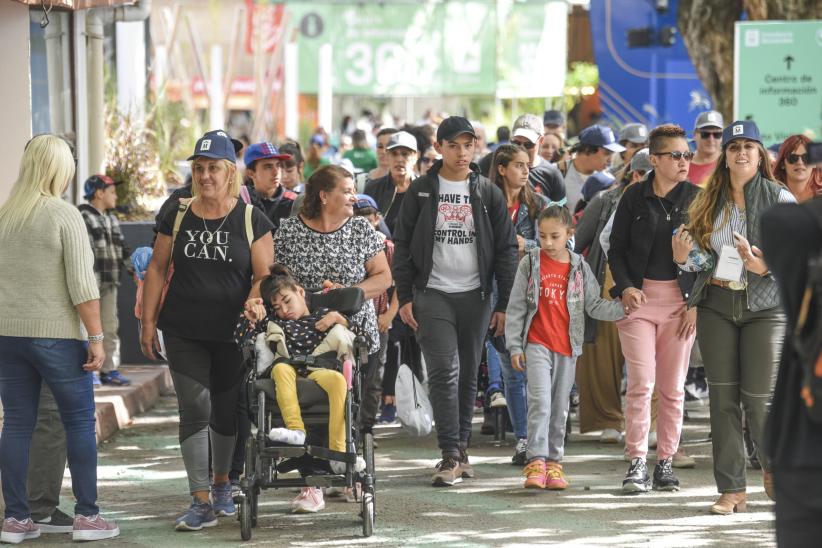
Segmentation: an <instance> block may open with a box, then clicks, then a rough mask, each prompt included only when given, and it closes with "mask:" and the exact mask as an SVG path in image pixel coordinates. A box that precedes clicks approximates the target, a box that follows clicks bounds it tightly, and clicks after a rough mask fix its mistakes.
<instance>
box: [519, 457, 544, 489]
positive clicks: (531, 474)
mask: <svg viewBox="0 0 822 548" xmlns="http://www.w3.org/2000/svg"><path fill="white" fill-rule="evenodd" d="M545 474H546V472H545V461H544V460H542V459H535V460H532V461H531V462H529V463H528V464H526V465H525V468H523V470H522V475H523V476H525V483H524V484H523V487H525V488H526V489H545V481H546V476H545Z"/></svg>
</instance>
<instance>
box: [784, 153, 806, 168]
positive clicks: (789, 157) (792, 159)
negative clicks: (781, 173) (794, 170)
mask: <svg viewBox="0 0 822 548" xmlns="http://www.w3.org/2000/svg"><path fill="white" fill-rule="evenodd" d="M799 160H802V163H803V164H805V165H808V153H807V152H806V153H805V154H788V155H787V156H786V157H785V161H786V162H788V163H789V164H795V163H796V162H798V161H799Z"/></svg>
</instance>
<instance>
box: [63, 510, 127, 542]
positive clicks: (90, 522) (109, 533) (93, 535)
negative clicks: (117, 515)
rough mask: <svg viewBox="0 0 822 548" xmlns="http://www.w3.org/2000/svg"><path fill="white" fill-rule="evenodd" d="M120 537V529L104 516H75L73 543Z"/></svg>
mask: <svg viewBox="0 0 822 548" xmlns="http://www.w3.org/2000/svg"><path fill="white" fill-rule="evenodd" d="M119 536H120V528H119V527H117V524H116V523H114V522H113V521H106V520H104V519H103V516H101V515H100V514H97V515H96V516H88V517H87V516H81V515H80V514H77V515H76V516H74V531H72V533H71V540H73V541H89V540H103V539H107V538H114V537H119Z"/></svg>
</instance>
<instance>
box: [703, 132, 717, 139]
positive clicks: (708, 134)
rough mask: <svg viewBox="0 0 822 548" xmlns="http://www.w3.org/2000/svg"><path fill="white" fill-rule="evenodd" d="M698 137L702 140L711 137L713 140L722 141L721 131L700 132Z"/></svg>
mask: <svg viewBox="0 0 822 548" xmlns="http://www.w3.org/2000/svg"><path fill="white" fill-rule="evenodd" d="M699 136H700V137H702V138H703V139H710V138H711V137H713V138H714V139H722V132H721V131H700V132H699Z"/></svg>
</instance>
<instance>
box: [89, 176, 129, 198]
mask: <svg viewBox="0 0 822 548" xmlns="http://www.w3.org/2000/svg"><path fill="white" fill-rule="evenodd" d="M119 184H120V183H115V182H114V179H112V178H111V177H109V176H108V175H103V174H97V175H92V176H91V177H89V178H88V179H86V183H85V184H84V185H83V196H84V197H85V198H86V200H91V199H92V198H93V197H94V193H95V192H97V191H98V190H103V189H105V188H106V187H109V186H115V185H119Z"/></svg>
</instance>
